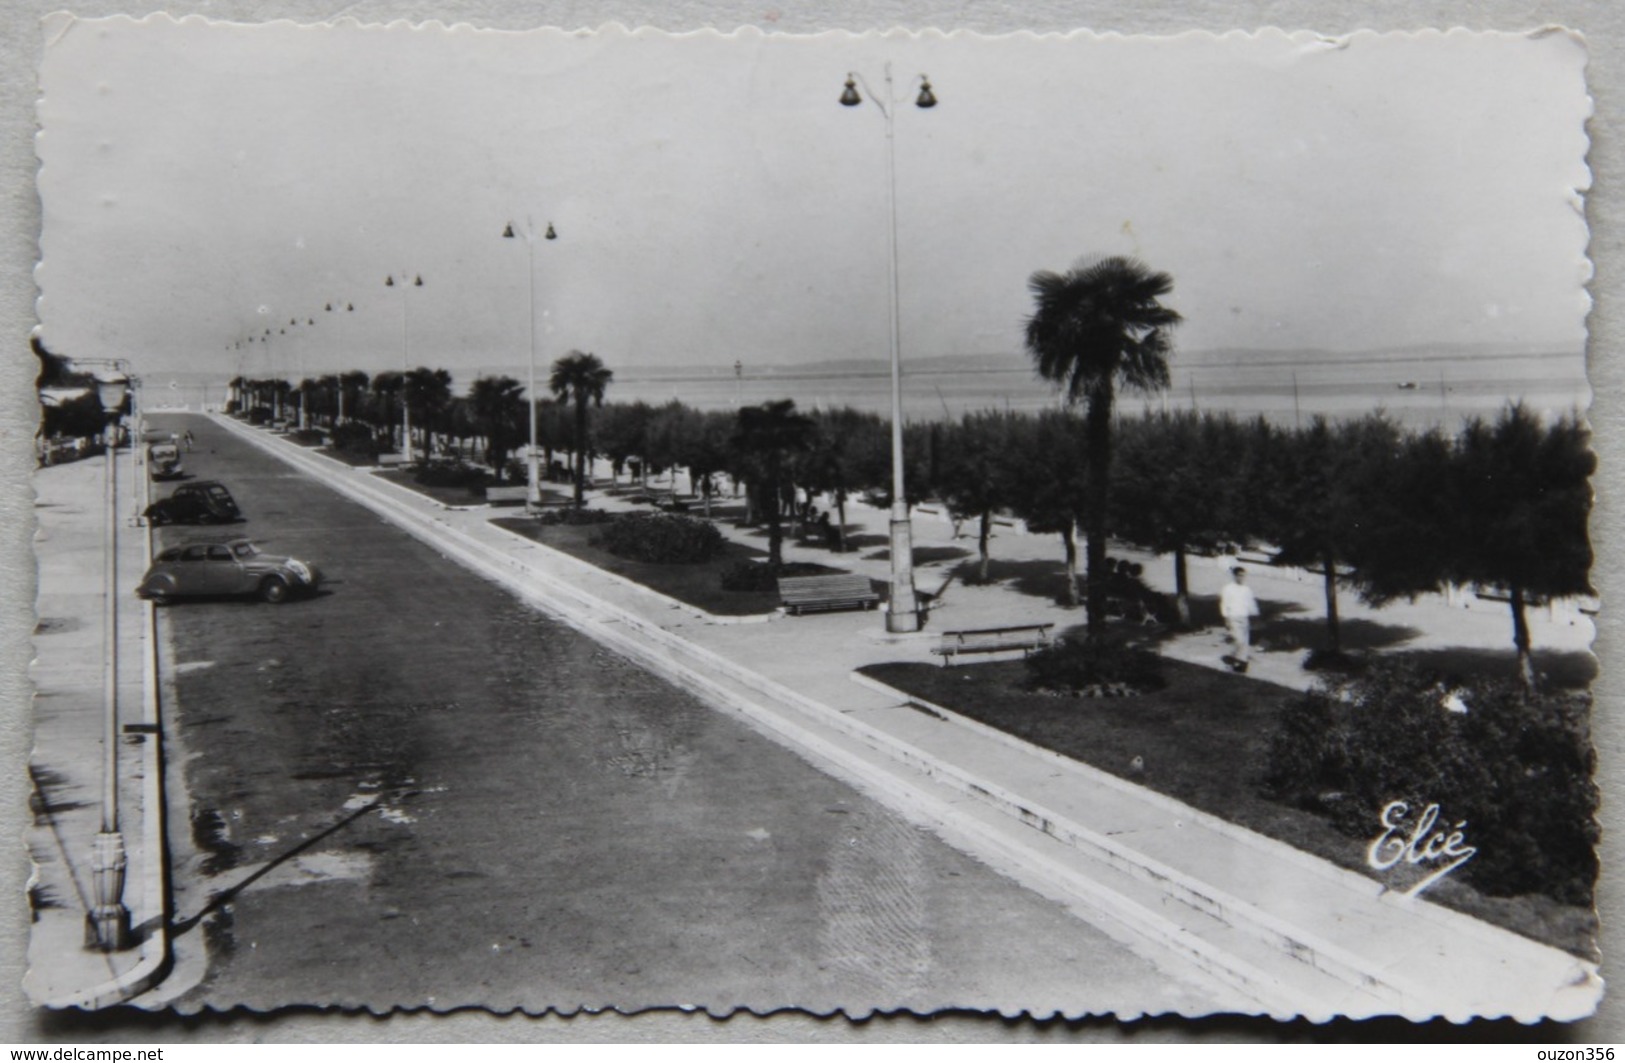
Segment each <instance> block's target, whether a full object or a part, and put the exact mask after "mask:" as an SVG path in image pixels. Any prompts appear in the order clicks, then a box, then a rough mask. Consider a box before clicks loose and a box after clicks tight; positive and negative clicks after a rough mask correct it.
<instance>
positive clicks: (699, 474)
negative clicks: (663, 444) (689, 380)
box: [673, 411, 736, 517]
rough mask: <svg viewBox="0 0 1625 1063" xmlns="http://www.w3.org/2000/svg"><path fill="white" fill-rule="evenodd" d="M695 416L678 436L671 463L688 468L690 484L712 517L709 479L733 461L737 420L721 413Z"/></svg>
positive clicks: (714, 412) (706, 511)
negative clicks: (693, 486)
mask: <svg viewBox="0 0 1625 1063" xmlns="http://www.w3.org/2000/svg"><path fill="white" fill-rule="evenodd" d="M691 412H694V413H695V414H696V422H695V424H694V425H693V427H692V428H691V429H689V430H687V431H684V432H683V433H682V434H681V435H679V436H678V438H677V441H676V449H675V451H674V458H673V460H674V461H676V462H677V463H678V464H681V465H685V466H687V467H688V478H689V482H690V483H693V484H695V485H696V489H697V490H698V491H699V493H700V497H701V498H702V499H703V500H704V503H705V515H706V516H707V517H710V516H711V477H712V476H714V475H716V474H717V473H719V472H722V471H724V470H726V469H727V468H728V467H729V464H730V461H731V460H732V440H733V433H734V428H735V423H736V418H734V417H731V416H729V415H728V414H726V413H723V412H721V411H713V412H709V413H704V414H699V413H698V412H697V411H691Z"/></svg>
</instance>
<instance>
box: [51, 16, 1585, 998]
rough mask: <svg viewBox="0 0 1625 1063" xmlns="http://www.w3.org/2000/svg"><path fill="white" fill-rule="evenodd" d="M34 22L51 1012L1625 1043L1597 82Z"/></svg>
mask: <svg viewBox="0 0 1625 1063" xmlns="http://www.w3.org/2000/svg"><path fill="white" fill-rule="evenodd" d="M44 33H45V37H46V45H45V49H44V64H43V69H42V71H41V101H40V105H39V124H40V133H39V137H38V155H39V164H40V170H39V183H38V187H39V193H40V199H41V203H42V205H43V217H44V221H43V233H42V237H41V245H40V246H41V261H40V265H39V268H38V271H37V281H38V285H39V289H40V293H41V295H40V300H39V303H38V316H39V323H38V327H37V329H36V330H35V333H34V336H33V343H32V346H33V352H34V354H33V356H34V357H35V359H36V360H37V363H38V365H37V369H38V380H39V396H40V403H41V416H40V420H39V424H38V431H37V435H36V449H37V457H38V469H37V472H36V474H35V480H34V486H35V490H36V492H37V504H36V517H37V520H38V524H39V535H38V539H37V559H38V565H39V598H38V614H39V615H38V624H37V627H36V629H35V634H34V645H35V650H36V663H35V666H34V670H33V676H32V678H33V681H34V684H35V688H36V690H37V696H36V700H35V715H36V731H37V741H36V746H35V749H34V752H33V756H32V760H31V764H30V767H31V778H32V785H33V808H32V811H33V820H32V826H31V829H30V830H29V833H28V838H27V842H28V847H29V855H30V857H31V859H32V861H33V863H34V866H35V869H36V870H35V875H34V879H33V882H32V885H31V888H30V891H29V896H28V902H29V903H30V905H31V906H32V915H33V924H32V927H33V934H32V939H31V942H30V952H29V972H28V977H27V983H26V986H27V990H28V992H29V995H30V997H31V999H32V1000H33V1001H34V1002H35V1003H36V1004H37V1005H38V1006H39V1007H40V1008H41V1009H57V1008H64V1007H81V1008H91V1009H99V1008H106V1007H111V1006H114V1005H119V1004H133V1005H135V1006H138V1007H143V1008H149V1009H172V1010H173V1011H175V1012H179V1013H182V1014H191V1013H195V1012H199V1011H203V1010H205V1009H217V1010H229V1009H232V1008H237V1007H243V1008H249V1009H255V1010H274V1009H278V1008H285V1007H292V1006H299V1005H314V1006H320V1007H339V1008H355V1009H370V1010H373V1011H387V1010H389V1009H396V1008H400V1009H421V1008H428V1009H435V1010H444V1009H460V1008H489V1009H494V1010H497V1011H511V1010H515V1009H519V1010H524V1011H527V1012H532V1013H540V1012H545V1011H549V1010H551V1011H554V1012H556V1013H561V1014H573V1013H576V1012H578V1011H583V1010H587V1011H592V1010H601V1009H611V1008H613V1009H622V1010H626V1011H634V1010H637V1009H645V1008H656V1007H689V1008H696V1009H702V1010H704V1011H707V1012H709V1013H711V1014H713V1015H726V1014H729V1013H731V1012H733V1011H735V1010H736V1009H749V1010H752V1011H756V1012H768V1011H774V1010H778V1009H801V1010H804V1011H807V1012H812V1013H817V1014H827V1013H831V1012H840V1013H844V1014H846V1015H849V1016H865V1015H869V1014H872V1013H874V1012H876V1011H895V1010H899V1009H904V1010H911V1011H914V1012H920V1013H927V1012H933V1011H938V1010H941V1009H950V1008H952V1009H974V1010H980V1011H987V1012H1002V1013H1005V1014H1010V1015H1014V1014H1018V1013H1027V1014H1030V1015H1033V1016H1037V1017H1045V1016H1052V1015H1061V1016H1067V1017H1077V1016H1086V1015H1102V1016H1103V1015H1111V1016H1117V1017H1119V1018H1123V1019H1129V1018H1134V1017H1137V1016H1145V1015H1163V1014H1172V1015H1180V1016H1189V1017H1196V1016H1204V1015H1214V1014H1225V1013H1240V1014H1247V1015H1260V1016H1267V1017H1273V1018H1283V1019H1284V1018H1290V1017H1295V1016H1304V1017H1308V1018H1311V1019H1316V1020H1324V1019H1330V1018H1334V1017H1340V1016H1341V1017H1353V1018H1363V1017H1369V1016H1379V1015H1398V1016H1405V1017H1409V1018H1416V1019H1421V1018H1428V1017H1433V1016H1444V1017H1447V1018H1450V1019H1453V1020H1465V1019H1469V1018H1474V1017H1484V1018H1492V1017H1513V1018H1517V1019H1519V1020H1524V1021H1533V1020H1537V1019H1541V1018H1553V1019H1574V1018H1578V1017H1582V1016H1585V1015H1587V1014H1589V1013H1591V1012H1592V1010H1593V1009H1594V1008H1595V1006H1596V1004H1597V1002H1598V1000H1599V998H1600V996H1601V993H1602V981H1601V978H1600V975H1599V963H1600V956H1599V954H1598V951H1597V938H1596V919H1595V915H1594V890H1595V889H1596V886H1597V880H1598V871H1599V868H1598V861H1597V857H1596V850H1595V846H1596V842H1597V836H1598V831H1597V826H1596V822H1595V814H1596V809H1597V803H1598V792H1597V787H1596V784H1595V781H1594V778H1593V775H1594V759H1595V756H1594V752H1593V748H1592V741H1591V732H1590V724H1591V701H1590V688H1591V685H1592V683H1593V681H1594V679H1595V677H1596V671H1597V669H1596V662H1595V658H1594V657H1593V656H1592V653H1591V643H1592V638H1593V634H1594V621H1593V618H1594V617H1595V616H1596V613H1597V610H1598V607H1599V604H1598V601H1597V598H1596V592H1595V589H1594V585H1593V581H1592V572H1591V568H1592V564H1591V562H1592V550H1591V540H1590V539H1589V537H1588V518H1589V515H1590V508H1591V480H1592V477H1593V474H1594V472H1595V459H1594V456H1593V452H1592V449H1591V440H1590V437H1589V435H1588V422H1587V419H1586V417H1587V409H1588V407H1589V403H1590V386H1589V383H1588V379H1587V373H1586V360H1585V359H1586V314H1587V311H1588V308H1589V302H1588V298H1587V295H1586V291H1585V285H1586V282H1587V281H1588V279H1589V277H1590V267H1589V264H1588V261H1587V257H1586V245H1587V239H1588V234H1587V228H1586V224H1585V220H1584V210H1583V197H1584V196H1585V194H1586V192H1587V190H1588V188H1589V186H1590V177H1589V171H1588V168H1587V163H1586V153H1587V139H1586V134H1585V121H1586V119H1587V117H1588V115H1589V114H1590V99H1589V97H1588V95H1587V90H1586V85H1585V79H1584V65H1585V50H1584V46H1583V44H1582V42H1581V41H1580V40H1579V39H1578V38H1576V37H1575V36H1573V35H1571V34H1568V33H1566V32H1563V31H1556V30H1553V31H1545V32H1535V33H1527V34H1497V33H1471V32H1461V31H1456V32H1450V33H1437V32H1427V33H1414V34H1405V33H1359V34H1355V35H1352V36H1348V37H1339V38H1335V39H1334V38H1325V37H1319V36H1316V35H1313V34H1307V33H1284V32H1279V31H1260V32H1255V33H1233V34H1227V35H1224V36H1214V35H1211V34H1198V33H1192V34H1186V35H1181V36H1176V37H1165V38H1153V37H1131V36H1111V35H1096V34H1091V33H1083V32H1080V33H1076V34H1072V35H1066V36H1060V35H1050V36H1038V35H1032V34H1018V35H1011V36H1001V37H991V36H978V35H976V34H970V33H946V34H944V33H920V34H914V33H907V32H902V31H897V32H891V33H868V34H861V35H860V34H846V33H826V34H821V35H817V36H797V35H792V34H776V33H770V32H762V31H757V30H749V29H747V30H740V31H738V32H735V33H729V34H723V33H717V32H709V31H707V32H696V33H689V34H670V33H665V32H656V31H651V30H630V29H626V28H622V27H617V26H606V27H603V28H600V29H596V30H591V31H575V30H570V31H566V30H547V29H544V30H537V31H534V32H523V33H521V32H496V31H483V30H477V29H473V28H469V27H466V26H461V27H455V28H447V27H444V26H440V25H426V26H421V27H414V26H410V25H408V24H406V23H396V24H391V25H387V26H385V25H377V24H363V23H359V22H355V21H339V22H335V23H331V24H327V25H319V26H307V25H298V24H295V23H293V22H277V23H269V24H264V25H241V24H227V23H220V22H211V21H208V20H205V19H201V18H186V19H182V20H178V21H177V20H174V19H171V18H167V17H164V16H153V17H149V18H145V19H140V20H137V19H131V18H92V19H81V18H76V17H74V16H72V15H66V14H64V15H58V16H53V17H52V18H51V19H49V20H47V22H46V23H45V25H44ZM19 903H20V902H19Z"/></svg>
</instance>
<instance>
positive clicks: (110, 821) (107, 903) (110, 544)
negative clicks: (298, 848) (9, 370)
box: [85, 362, 135, 952]
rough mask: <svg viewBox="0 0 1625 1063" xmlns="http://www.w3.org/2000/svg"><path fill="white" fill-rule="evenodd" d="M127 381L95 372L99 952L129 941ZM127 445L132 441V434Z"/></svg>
mask: <svg viewBox="0 0 1625 1063" xmlns="http://www.w3.org/2000/svg"><path fill="white" fill-rule="evenodd" d="M129 387H130V381H129V376H128V374H127V373H126V372H125V371H124V367H123V364H122V363H120V362H113V363H109V369H108V370H107V371H104V372H103V373H101V374H99V375H98V378H97V382H96V393H97V397H98V398H99V399H100V400H101V404H102V414H103V416H104V417H105V418H106V420H107V425H106V440H107V444H106V445H107V460H106V468H107V474H106V477H107V483H106V487H105V492H106V505H105V507H104V508H105V510H106V512H105V518H106V527H105V530H104V532H103V537H102V551H103V553H104V554H105V558H104V560H103V580H104V583H105V586H104V588H103V591H104V602H103V607H102V625H103V630H102V640H103V648H102V821H101V830H100V831H99V832H98V833H97V835H96V840H95V843H94V846H93V848H92V850H91V863H90V868H91V879H92V883H93V887H94V891H95V903H94V906H93V907H92V908H91V910H90V912H89V914H88V916H87V917H86V922H85V943H86V944H87V945H90V946H93V947H95V948H98V949H101V950H102V951H103V952H113V951H117V950H119V949H126V948H129V947H130V910H129V909H128V908H126V907H125V906H124V869H125V855H124V836H123V835H122V834H120V833H119V823H118V466H117V462H116V460H115V452H116V451H117V449H118V420H119V408H120V407H121V406H123V405H124V397H125V395H126V394H127V393H128V392H129ZM130 445H131V446H132V447H133V446H134V445H135V441H134V440H133V439H132V440H131V444H130Z"/></svg>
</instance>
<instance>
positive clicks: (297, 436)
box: [288, 428, 324, 447]
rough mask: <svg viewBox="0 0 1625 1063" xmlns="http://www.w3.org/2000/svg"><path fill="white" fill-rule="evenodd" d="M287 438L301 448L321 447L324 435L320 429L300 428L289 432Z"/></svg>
mask: <svg viewBox="0 0 1625 1063" xmlns="http://www.w3.org/2000/svg"><path fill="white" fill-rule="evenodd" d="M288 438H289V439H291V440H293V441H294V442H295V443H299V444H301V445H303V446H307V447H316V446H320V445H321V442H322V439H323V438H324V434H323V432H322V430H321V429H320V428H300V429H298V430H296V431H293V432H289V433H288Z"/></svg>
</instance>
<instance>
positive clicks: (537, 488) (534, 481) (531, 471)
mask: <svg viewBox="0 0 1625 1063" xmlns="http://www.w3.org/2000/svg"><path fill="white" fill-rule="evenodd" d="M516 237H518V238H523V239H524V241H525V246H526V247H527V248H528V249H529V251H530V287H529V289H528V291H529V292H530V380H529V382H528V383H527V385H526V388H525V405H526V406H529V407H530V450H529V451H528V452H527V454H526V457H525V476H526V480H525V483H526V487H525V507H526V508H527V509H534V508H535V507H537V506H539V505H541V504H542V484H541V474H540V472H539V471H538V470H537V465H536V462H537V457H536V230H535V228H534V226H532V225H531V224H530V223H529V222H528V221H527V222H526V223H525V227H524V228H523V229H515V228H514V227H513V222H509V223H508V225H507V228H505V229H503V230H502V238H503V239H504V240H512V239H515V238H516ZM558 238H559V234H558V233H557V232H555V231H554V229H553V223H552V222H548V223H547V231H546V232H544V233H543V234H542V239H544V240H557V239H558Z"/></svg>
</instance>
